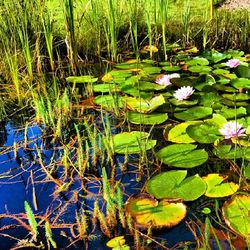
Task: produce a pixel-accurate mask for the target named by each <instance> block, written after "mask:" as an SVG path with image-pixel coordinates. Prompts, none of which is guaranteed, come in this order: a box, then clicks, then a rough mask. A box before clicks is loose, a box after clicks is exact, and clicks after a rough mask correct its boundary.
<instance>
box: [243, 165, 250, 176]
mask: <svg viewBox="0 0 250 250" xmlns="http://www.w3.org/2000/svg"><path fill="white" fill-rule="evenodd" d="M244 176H245V177H246V178H247V179H249V180H250V164H249V165H247V166H246V167H245V168H244Z"/></svg>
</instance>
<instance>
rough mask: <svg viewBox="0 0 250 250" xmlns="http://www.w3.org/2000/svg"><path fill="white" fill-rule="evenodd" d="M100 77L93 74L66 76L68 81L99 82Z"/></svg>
mask: <svg viewBox="0 0 250 250" xmlns="http://www.w3.org/2000/svg"><path fill="white" fill-rule="evenodd" d="M97 80H98V78H95V77H93V76H69V77H67V78H66V81H67V82H72V83H93V82H97Z"/></svg>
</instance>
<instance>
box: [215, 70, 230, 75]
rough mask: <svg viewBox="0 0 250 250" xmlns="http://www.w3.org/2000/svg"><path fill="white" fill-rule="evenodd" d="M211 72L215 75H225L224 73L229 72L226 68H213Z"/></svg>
mask: <svg viewBox="0 0 250 250" xmlns="http://www.w3.org/2000/svg"><path fill="white" fill-rule="evenodd" d="M213 73H214V74H216V75H225V74H229V73H230V71H229V70H226V69H215V70H213Z"/></svg>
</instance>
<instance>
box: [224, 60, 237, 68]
mask: <svg viewBox="0 0 250 250" xmlns="http://www.w3.org/2000/svg"><path fill="white" fill-rule="evenodd" d="M239 65H240V60H239V59H230V60H228V61H227V63H226V66H228V67H230V68H236V67H238V66H239Z"/></svg>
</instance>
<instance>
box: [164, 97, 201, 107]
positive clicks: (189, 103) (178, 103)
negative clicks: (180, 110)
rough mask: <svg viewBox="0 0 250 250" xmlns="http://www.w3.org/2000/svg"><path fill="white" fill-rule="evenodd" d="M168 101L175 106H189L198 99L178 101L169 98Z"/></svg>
mask: <svg viewBox="0 0 250 250" xmlns="http://www.w3.org/2000/svg"><path fill="white" fill-rule="evenodd" d="M169 102H170V103H172V104H173V105H175V106H177V107H189V106H194V105H196V104H197V103H198V99H194V100H183V101H179V100H177V99H176V98H171V99H169Z"/></svg>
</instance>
